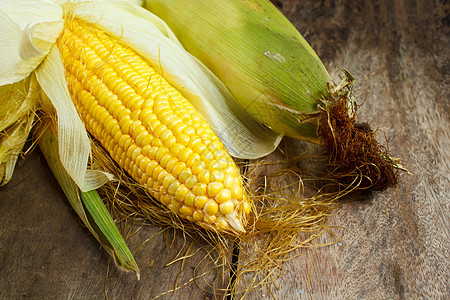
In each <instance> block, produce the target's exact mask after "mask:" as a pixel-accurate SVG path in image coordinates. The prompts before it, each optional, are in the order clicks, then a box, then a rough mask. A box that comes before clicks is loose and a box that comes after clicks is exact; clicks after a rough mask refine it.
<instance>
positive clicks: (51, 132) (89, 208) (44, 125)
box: [35, 118, 140, 278]
mask: <svg viewBox="0 0 450 300" xmlns="http://www.w3.org/2000/svg"><path fill="white" fill-rule="evenodd" d="M35 134H36V135H37V136H39V139H38V141H39V143H38V144H39V148H40V149H41V151H42V153H43V154H44V157H45V160H46V161H47V163H48V165H49V167H50V169H51V170H52V172H53V175H55V177H56V180H57V181H58V183H59V185H60V187H61V189H62V190H63V192H64V194H65V195H66V197H67V199H68V200H69V203H70V205H72V208H73V209H74V210H75V212H76V213H77V214H78V216H79V217H80V219H81V220H82V221H83V223H84V224H85V225H86V227H87V228H88V229H89V231H90V232H91V233H92V235H93V236H94V237H95V238H96V239H97V240H98V241H99V242H100V244H101V245H102V246H103V248H104V249H105V250H106V251H107V252H108V253H109V254H110V255H111V257H112V258H113V259H114V262H115V263H116V265H117V267H118V268H120V269H122V270H124V271H133V272H135V273H136V276H137V277H138V278H139V276H140V271H139V268H138V266H137V264H136V261H135V260H134V257H133V255H132V254H131V252H130V250H129V249H128V247H127V245H126V243H125V241H124V240H123V237H122V235H121V234H120V232H119V230H118V229H117V227H116V224H115V223H114V221H113V219H112V218H111V215H110V214H109V212H108V210H107V209H106V207H105V205H104V203H103V201H102V199H101V198H100V196H99V194H98V193H97V191H95V190H92V191H89V192H82V191H81V190H80V189H79V188H78V187H77V185H76V184H75V182H74V181H73V180H72V179H71V178H70V176H69V174H68V173H67V172H66V170H65V168H64V166H63V165H62V163H61V160H60V159H59V151H58V133H57V129H56V126H55V123H54V122H53V121H52V119H50V118H45V119H44V120H43V121H42V122H40V124H39V126H38V127H37V129H36V133H35Z"/></svg>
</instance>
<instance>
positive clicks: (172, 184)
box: [57, 19, 250, 232]
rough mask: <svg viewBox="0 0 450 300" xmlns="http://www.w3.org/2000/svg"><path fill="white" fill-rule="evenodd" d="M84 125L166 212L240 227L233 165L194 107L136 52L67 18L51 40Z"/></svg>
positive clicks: (245, 206) (245, 209)
mask: <svg viewBox="0 0 450 300" xmlns="http://www.w3.org/2000/svg"><path fill="white" fill-rule="evenodd" d="M57 45H58V48H59V50H60V52H61V57H62V61H63V65H64V67H65V69H66V80H67V83H68V87H69V91H70V93H71V96H72V99H73V101H74V104H75V107H76V108H77V110H78V113H79V114H80V116H81V118H82V120H83V121H84V123H85V124H86V127H87V129H88V131H89V132H90V133H91V134H92V135H93V136H94V137H95V138H96V139H98V140H99V141H100V142H101V143H102V145H103V146H104V147H105V148H106V150H107V151H108V152H109V153H110V155H111V156H112V157H113V159H114V160H115V161H116V162H117V163H118V164H119V165H120V166H121V167H122V168H124V169H125V170H126V171H127V172H128V173H129V174H130V175H131V176H132V177H133V178H134V179H135V180H136V181H137V182H139V183H140V184H142V185H145V186H147V187H148V190H149V192H150V194H151V195H152V196H153V197H155V198H156V199H158V200H159V201H160V202H161V203H163V204H164V205H165V206H167V207H168V208H169V209H170V210H171V211H172V212H174V213H176V214H178V215H179V216H181V217H183V218H186V219H188V220H190V221H193V222H196V223H197V224H199V225H201V226H203V227H205V228H214V229H216V230H218V231H224V230H230V231H238V232H242V231H244V226H243V222H242V221H243V220H245V215H246V214H248V213H249V210H250V204H249V203H248V199H247V197H246V195H245V193H244V191H243V186H242V181H241V178H240V176H239V170H238V168H237V166H236V165H235V163H234V162H233V160H232V159H231V157H230V156H229V154H228V153H227V151H226V150H225V148H224V146H223V145H222V143H221V142H220V140H219V139H218V138H217V136H216V135H215V134H214V132H213V131H212V129H211V128H210V127H209V126H208V124H207V123H206V121H205V120H204V119H203V118H202V116H201V115H200V114H198V112H197V111H196V110H195V109H194V107H193V106H192V105H191V104H190V103H189V102H188V101H187V100H186V99H184V98H183V97H182V95H181V94H180V93H179V92H178V91H177V90H175V89H174V88H173V87H171V86H170V85H169V84H168V83H167V82H166V80H165V79H164V78H163V77H162V76H160V75H159V74H158V73H156V72H155V71H154V70H153V68H151V67H150V66H149V65H148V64H147V63H146V62H145V61H144V60H143V59H142V58H141V57H140V56H139V55H137V54H136V53H135V52H134V51H132V50H131V49H129V48H128V47H127V46H126V45H124V44H122V43H121V42H120V41H118V40H116V39H113V38H111V37H110V36H109V35H108V34H106V33H104V32H102V31H100V30H98V29H96V28H95V27H94V26H92V25H90V24H88V23H85V22H83V21H79V20H77V19H74V20H72V21H70V22H68V23H67V24H66V27H65V30H64V32H63V34H62V35H61V37H60V38H59V40H58V41H57Z"/></svg>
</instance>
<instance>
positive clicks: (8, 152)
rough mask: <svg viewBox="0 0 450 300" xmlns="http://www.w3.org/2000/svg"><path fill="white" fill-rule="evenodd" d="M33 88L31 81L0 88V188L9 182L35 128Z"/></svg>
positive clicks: (35, 103) (27, 80)
mask: <svg viewBox="0 0 450 300" xmlns="http://www.w3.org/2000/svg"><path fill="white" fill-rule="evenodd" d="M35 88H36V85H35V80H31V79H30V78H27V79H25V80H22V81H20V82H17V83H15V84H7V85H4V86H1V87H0V185H5V184H7V183H8V182H9V181H10V179H11V177H12V174H13V171H14V167H15V165H16V162H17V159H18V157H19V155H20V153H21V152H22V148H23V147H24V144H25V142H26V141H27V138H28V135H29V133H30V131H31V128H32V126H33V124H34V119H35V115H34V109H35V107H36V105H37V99H36V98H35V97H33V96H32V95H33V93H34V89H35Z"/></svg>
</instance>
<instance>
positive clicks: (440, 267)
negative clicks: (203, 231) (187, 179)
mask: <svg viewBox="0 0 450 300" xmlns="http://www.w3.org/2000/svg"><path fill="white" fill-rule="evenodd" d="M274 2H275V3H276V4H277V5H279V7H280V8H281V10H282V11H283V12H284V13H285V14H286V15H287V16H288V17H289V18H290V20H292V22H293V23H294V24H295V26H297V28H298V29H299V30H300V32H301V33H302V34H304V36H305V38H306V39H307V40H308V41H309V42H310V43H311V44H312V46H313V47H314V49H315V50H316V51H317V53H318V54H319V56H320V57H321V58H322V60H323V62H324V63H325V65H326V67H327V69H328V70H329V71H330V72H333V71H334V70H336V68H337V66H341V67H345V68H346V69H348V70H349V71H350V72H351V73H352V74H353V75H355V76H356V77H357V78H358V81H357V85H356V93H357V98H358V99H359V101H360V102H364V105H363V106H362V107H361V108H360V110H359V116H360V119H361V120H362V121H367V122H369V123H371V124H372V125H373V126H378V128H379V129H378V136H379V139H380V140H381V141H382V142H387V143H388V144H389V148H390V149H391V151H392V153H393V154H394V156H397V157H401V158H402V159H403V161H404V162H405V164H406V165H407V167H408V169H409V170H410V172H411V173H412V175H407V174H402V176H401V182H400V184H399V186H398V187H396V188H392V189H390V190H388V191H386V192H382V193H373V194H371V195H366V196H363V197H362V198H361V197H359V198H358V199H359V200H358V201H355V200H354V199H347V200H345V201H344V202H343V205H342V210H341V211H340V212H339V214H338V215H336V216H334V217H333V218H332V219H331V223H332V224H333V225H336V226H344V227H345V228H346V229H347V230H348V236H347V237H346V238H345V239H344V240H343V241H342V242H341V243H340V244H334V245H332V246H329V247H322V248H317V249H316V250H315V252H314V254H313V260H312V265H310V264H309V254H310V252H307V253H305V254H304V255H301V256H299V257H298V258H296V259H295V260H292V261H290V262H289V263H288V264H287V265H286V267H285V274H284V276H283V277H281V279H279V280H278V281H277V286H278V287H279V289H278V290H276V289H272V293H273V294H274V295H275V296H276V297H277V298H279V299H303V298H305V299H332V298H336V299H402V298H406V299H417V298H423V299H445V298H447V297H448V295H449V294H450V288H449V282H450V278H449V257H450V255H449V246H450V243H449V228H448V226H449V222H448V216H449V196H448V195H449V192H450V191H449V187H450V182H449V174H450V173H449V159H450V155H449V151H450V138H449V133H448V131H449V129H450V118H449V117H450V116H449V95H448V90H449V72H448V69H449V41H448V39H449V36H450V34H449V33H450V32H449V10H450V7H449V4H448V3H447V2H446V1H432V2H430V1H424V0H423V1H412V0H410V1H407V0H398V1H387V0H380V1H362V0H361V1H327V0H324V1H313V0H303V1H300V0H297V1H295V0H291V1H288V0H284V1H283V0H278V1H274ZM286 143H287V145H288V146H289V147H293V148H295V147H301V145H300V144H299V143H301V142H298V141H293V140H289V139H287V140H286ZM0 214H1V216H2V217H1V218H0V240H1V242H0V278H1V279H0V298H1V299H20V298H24V299H27V298H29V299H101V298H104V295H105V291H106V292H107V294H108V296H109V298H110V299H152V298H153V297H155V296H157V295H159V294H161V293H163V292H165V291H168V290H170V289H172V288H173V287H174V284H175V281H176V278H177V275H178V272H179V270H180V263H177V264H174V265H172V266H169V267H165V265H166V264H167V263H168V262H170V261H171V260H172V259H173V258H174V257H175V256H176V251H175V250H167V249H165V245H166V242H165V240H164V238H163V236H162V235H159V236H156V237H154V238H153V239H152V240H151V241H150V242H148V243H146V244H144V245H143V246H142V247H141V248H139V250H138V251H137V253H136V255H135V258H136V260H137V262H138V264H139V266H140V269H141V272H142V274H141V280H140V281H137V280H136V278H135V276H134V275H133V274H129V273H123V272H120V271H118V270H117V269H116V268H115V266H113V265H112V263H110V268H109V274H108V273H107V272H108V263H109V258H108V256H107V254H106V253H105V252H104V251H103V250H102V249H100V248H99V246H98V243H97V241H96V240H95V239H94V238H93V237H92V236H90V235H89V233H88V231H87V230H86V229H85V228H83V226H82V225H81V224H80V221H79V219H78V217H77V216H76V215H75V214H74V212H73V211H72V209H71V208H70V206H69V205H68V203H67V201H66V200H65V198H64V195H63V193H62V192H61V190H60V189H59V188H58V186H57V183H56V180H55V179H54V178H53V177H52V175H51V172H50V170H49V169H48V167H47V166H46V164H45V163H44V162H43V158H42V156H40V154H39V151H38V150H35V151H34V152H33V153H32V154H31V155H29V156H28V157H27V158H26V159H25V160H20V162H19V166H18V168H17V170H16V172H15V174H14V177H13V181H12V182H11V183H9V184H8V185H7V186H6V187H5V188H1V189H0ZM158 231H159V230H158V228H153V227H146V228H142V229H141V230H140V231H139V232H138V233H137V234H135V235H133V236H132V237H130V238H129V239H128V240H127V241H128V243H129V245H130V248H131V250H132V251H133V250H136V249H137V248H138V247H139V245H140V244H141V243H142V242H144V241H145V239H147V238H149V237H152V236H154V235H155V234H157V232H158ZM195 264H196V263H195V260H193V261H190V262H189V261H188V262H187V264H186V265H185V266H184V268H185V269H186V270H189V269H190V268H192V267H194V266H195ZM310 267H311V283H310V284H308V272H309V270H310ZM190 274H191V273H189V272H186V273H183V274H182V275H181V276H180V278H179V284H180V283H182V282H185V281H186V280H188V279H187V278H189V275H190ZM211 296H212V295H211V294H210V293H208V291H202V290H201V289H199V288H197V287H196V286H195V285H192V284H191V285H188V286H186V287H183V288H182V289H180V290H178V291H177V292H176V293H175V294H167V295H165V296H163V297H161V298H160V299H172V298H173V299H207V298H208V297H211ZM263 296H264V297H265V298H269V297H270V294H269V291H267V290H265V291H262V292H256V293H253V294H250V295H248V297H247V298H248V299H261V297H263Z"/></svg>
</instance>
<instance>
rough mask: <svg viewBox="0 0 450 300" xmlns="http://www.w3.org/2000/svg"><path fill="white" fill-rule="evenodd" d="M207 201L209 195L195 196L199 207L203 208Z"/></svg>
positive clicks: (195, 202) (196, 204)
mask: <svg viewBox="0 0 450 300" xmlns="http://www.w3.org/2000/svg"><path fill="white" fill-rule="evenodd" d="M206 202H208V197H206V196H196V197H195V201H194V204H195V207H197V208H198V209H201V208H203V207H204V206H205V204H206Z"/></svg>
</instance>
